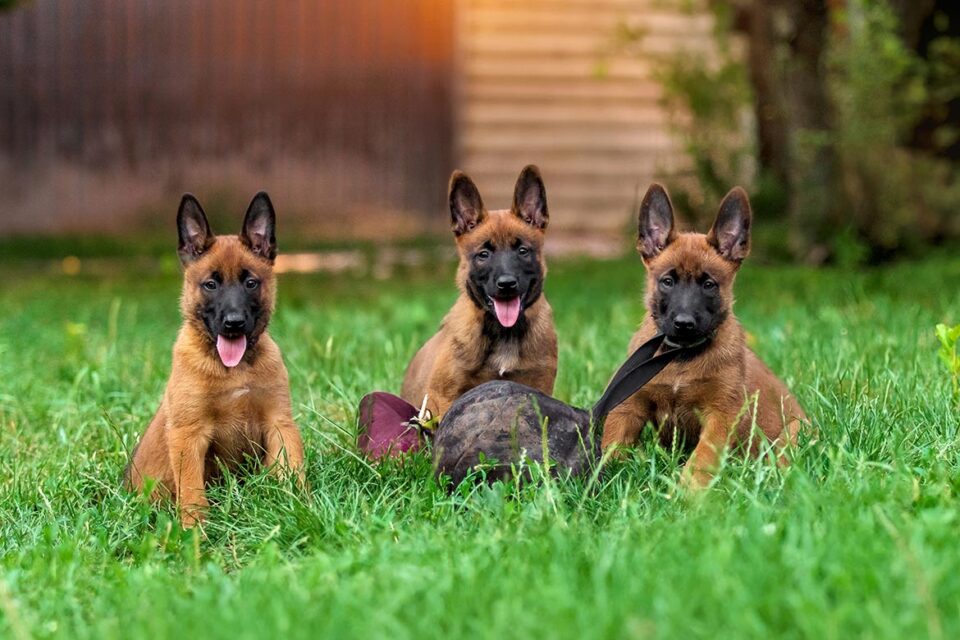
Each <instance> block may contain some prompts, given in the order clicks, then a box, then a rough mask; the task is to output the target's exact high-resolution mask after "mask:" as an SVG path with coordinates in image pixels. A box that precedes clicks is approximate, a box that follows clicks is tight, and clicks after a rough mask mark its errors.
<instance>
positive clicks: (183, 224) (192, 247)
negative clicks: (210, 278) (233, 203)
mask: <svg viewBox="0 0 960 640" xmlns="http://www.w3.org/2000/svg"><path fill="white" fill-rule="evenodd" d="M177 233H178V234H179V236H180V242H179V244H178V245H177V255H179V256H180V264H182V265H184V266H186V265H188V264H190V263H191V262H193V261H194V260H196V259H197V258H199V257H200V256H201V255H203V252H204V251H206V250H207V249H209V248H210V245H212V244H213V240H214V236H213V232H211V231H210V224H209V223H207V216H206V214H204V213H203V207H201V206H200V203H199V202H197V199H196V198H194V197H193V195H192V194H189V193H185V194H183V198H182V199H181V200H180V208H179V209H178V210H177Z"/></svg>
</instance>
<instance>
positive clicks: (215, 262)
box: [125, 192, 303, 527]
mask: <svg viewBox="0 0 960 640" xmlns="http://www.w3.org/2000/svg"><path fill="white" fill-rule="evenodd" d="M275 222H276V217H275V215H274V211H273V205H271V203H270V199H269V197H268V196H267V194H266V193H262V192H261V193H258V194H257V195H256V197H254V199H253V201H252V202H251V203H250V207H249V208H248V209H247V215H246V218H245V219H244V222H243V231H242V232H241V233H240V235H239V236H218V237H215V236H214V235H213V233H211V231H210V226H209V225H208V224H207V218H206V216H205V215H204V213H203V209H201V208H200V203H199V202H197V200H196V199H195V198H194V197H193V196H191V195H185V196H183V200H182V201H181V203H180V211H179V213H178V214H177V227H178V229H179V233H180V246H179V249H178V253H179V255H180V262H181V263H182V264H183V267H184V279H183V295H182V297H181V299H180V308H181V311H182V313H183V318H184V323H183V326H182V327H181V329H180V334H179V336H178V337H177V342H176V344H175V345H174V347H173V371H172V373H171V375H170V380H169V381H168V382H167V389H166V392H165V393H164V396H163V401H162V402H161V403H160V408H159V409H158V410H157V413H156V415H155V416H154V417H153V420H151V422H150V425H149V426H148V427H147V430H146V432H145V433H144V434H143V438H142V439H141V440H140V443H139V444H138V445H137V447H136V449H135V450H134V452H133V456H132V458H131V460H130V464H129V465H128V467H127V470H126V473H125V477H126V484H127V486H128V487H129V488H131V489H134V490H138V491H142V490H143V487H144V484H145V482H146V481H147V479H153V480H156V481H157V485H156V487H155V489H154V490H153V497H154V498H158V497H160V496H164V495H172V496H174V497H175V498H176V500H177V504H178V506H179V510H180V518H181V522H182V523H183V526H184V527H190V526H193V525H194V524H195V523H196V522H197V521H198V520H199V519H201V518H202V517H203V513H204V510H205V508H206V507H207V506H208V503H207V498H206V494H205V486H206V484H207V483H208V482H210V481H211V480H212V479H214V478H216V477H217V476H218V475H219V472H220V467H221V465H222V466H225V467H227V468H228V469H231V470H237V469H239V468H240V465H241V463H243V462H244V460H245V459H248V458H251V459H254V460H259V461H261V462H262V463H263V464H265V465H267V466H271V467H273V468H275V469H278V470H292V471H293V472H294V473H296V474H297V477H298V478H299V479H300V480H301V481H302V478H303V471H302V466H303V443H302V442H301V439H300V431H299V430H298V429H297V425H296V424H295V423H294V422H293V416H292V412H291V408H290V387H289V383H288V381H287V370H286V368H285V367H284V365H283V359H282V358H281V356H280V349H279V348H278V347H277V345H276V343H275V342H274V341H273V340H272V339H271V338H270V336H269V335H267V331H266V330H267V323H268V322H269V321H270V315H271V314H272V313H273V308H274V301H275V298H276V279H275V277H274V274H273V261H274V258H275V257H276V255H277V243H276V239H275V237H274V226H275Z"/></svg>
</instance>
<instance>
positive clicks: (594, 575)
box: [0, 238, 960, 639]
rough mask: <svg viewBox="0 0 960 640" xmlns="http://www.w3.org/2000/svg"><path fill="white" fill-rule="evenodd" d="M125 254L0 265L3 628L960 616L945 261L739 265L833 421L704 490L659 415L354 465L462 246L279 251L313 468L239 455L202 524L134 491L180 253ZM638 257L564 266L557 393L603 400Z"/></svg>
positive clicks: (482, 625) (789, 360) (810, 393)
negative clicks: (285, 470)
mask: <svg viewBox="0 0 960 640" xmlns="http://www.w3.org/2000/svg"><path fill="white" fill-rule="evenodd" d="M281 244H285V241H284V240H283V239H282V238H281ZM84 264H86V261H85V262H84ZM137 264H138V263H136V262H130V263H128V264H124V265H122V266H120V267H118V269H117V271H116V273H114V274H113V275H103V276H101V277H92V276H89V275H85V273H86V272H85V271H82V272H81V274H80V275H79V276H77V277H75V278H64V277H63V276H55V275H51V273H52V272H51V271H50V270H49V269H48V268H47V266H46V265H45V264H43V263H40V264H34V263H24V262H19V263H9V262H4V263H3V264H0V266H2V267H3V273H4V275H5V277H4V279H3V281H2V282H0V308H2V309H3V313H2V314H0V637H3V638H7V637H10V638H28V637H37V638H50V637H68V638H79V639H84V638H97V639H109V638H124V639H136V638H158V639H160V638H182V637H184V634H187V635H190V636H195V637H219V638H267V637H281V636H282V637H290V638H307V637H326V636H330V637H338V638H351V637H358V638H378V637H389V638H414V637H416V638H434V637H444V638H449V637H479V638H483V637H496V638H503V637H540V636H543V635H551V636H553V637H557V638H574V637H575V638H592V637H598V638H602V637H606V638H610V637H636V638H647V637H665V638H670V637H706V636H711V635H716V633H717V630H719V629H722V630H723V635H724V636H729V637H737V638H771V637H816V638H821V637H826V638H829V637H837V638H841V637H842V638H854V637H857V638H903V637H943V638H950V637H958V636H960V609H958V608H957V602H960V550H958V548H957V544H956V532H957V526H958V524H960V520H958V513H960V498H958V493H960V481H958V478H960V433H958V424H957V419H956V416H957V409H956V406H955V404H953V403H952V401H951V400H950V392H949V387H950V383H949V382H948V381H947V380H946V378H945V377H944V376H942V375H941V373H940V371H938V370H937V369H935V368H933V367H930V366H929V364H930V352H931V349H932V348H933V344H934V342H935V338H934V336H932V335H931V334H930V331H929V330H928V329H925V328H924V327H932V326H933V325H934V324H935V323H936V322H937V321H938V320H940V319H942V318H945V317H960V299H958V298H957V296H956V287H955V284H956V282H958V281H960V262H958V261H957V259H956V258H952V257H947V258H942V259H938V260H935V261H929V262H925V263H913V264H911V263H904V264H900V265H898V266H896V267H894V268H883V269H874V270H864V271H854V272H851V271H842V270H838V269H825V270H821V271H810V270H806V269H799V268H792V267H790V268H787V267H779V268H758V267H757V266H756V264H755V263H752V262H748V263H747V264H746V265H745V267H744V271H743V272H742V274H741V275H740V276H739V278H738V289H737V294H738V295H737V298H738V302H737V305H738V306H737V309H738V316H739V317H740V319H741V321H742V322H743V324H744V325H745V326H746V328H747V329H748V330H749V332H750V335H751V344H753V346H754V348H755V349H756V350H757V351H758V352H759V353H760V354H761V355H762V356H763V357H764V358H765V360H766V361H767V362H768V364H769V365H770V366H771V368H772V369H773V370H774V371H777V372H778V373H780V374H782V375H783V377H784V378H785V380H786V381H787V383H788V384H789V385H790V386H791V388H793V389H794V390H795V391H796V393H797V394H798V397H799V398H800V400H801V401H802V402H803V404H804V406H805V408H806V409H807V411H808V413H809V414H810V415H811V416H814V418H815V425H816V427H817V428H818V431H819V434H818V439H817V441H816V442H810V441H809V440H808V439H804V441H803V443H802V444H801V446H800V447H799V449H798V450H797V451H796V453H795V461H794V464H793V466H792V467H791V468H790V469H789V470H780V469H778V468H777V467H776V465H773V464H769V463H768V462H767V461H762V460H761V461H749V462H744V461H740V460H736V459H730V460H728V461H727V462H726V466H725V468H724V469H723V471H722V473H721V476H720V479H719V483H718V486H717V487H716V489H714V490H713V491H712V492H711V494H710V495H709V496H708V497H707V499H705V500H702V501H697V502H690V503H688V502H685V501H684V500H680V499H678V496H677V492H676V483H677V480H678V479H679V475H680V461H679V460H678V456H677V454H676V453H675V452H673V451H669V450H664V449H662V448H660V447H658V446H657V445H656V444H655V443H654V442H653V441H652V439H651V438H649V437H646V438H645V439H644V444H643V445H641V446H640V447H639V448H638V449H637V450H636V451H635V452H633V453H632V454H631V455H630V456H629V457H628V459H627V460H626V461H623V462H616V463H614V462H611V463H610V465H609V466H607V467H606V469H605V472H604V474H603V476H601V477H600V478H598V479H597V480H596V481H595V482H592V483H591V482H590V481H569V480H558V481H555V482H551V483H549V484H540V485H535V484H531V485H528V486H526V487H517V486H515V485H502V484H501V485H496V486H494V487H492V488H489V489H487V488H473V487H464V488H463V490H462V491H460V492H456V493H454V494H453V495H447V494H446V493H445V492H443V491H440V490H438V489H437V487H436V485H435V483H434V482H433V479H432V470H431V468H430V461H429V460H428V459H426V458H424V457H423V456H417V457H415V458H413V459H412V460H411V462H410V463H408V464H403V465H401V464H395V463H387V464H383V465H379V466H377V467H371V466H369V465H367V464H364V463H363V462H362V461H360V460H359V459H358V458H357V457H356V456H355V449H354V445H353V439H354V437H355V435H356V433H355V411H356V405H357V402H358V401H359V399H360V397H361V396H362V395H363V394H364V393H366V392H368V391H370V390H373V389H386V390H392V391H396V390H397V389H398V387H399V385H400V379H401V376H402V372H403V369H404V367H405V366H406V364H407V361H408V359H409V358H410V356H411V355H412V354H413V352H414V350H415V349H416V348H417V346H418V345H419V344H420V342H421V341H422V340H424V339H425V338H426V337H427V336H429V335H430V334H431V333H432V332H433V331H434V330H435V329H436V326H437V323H438V321H439V319H440V318H441V317H442V314H443V313H444V312H445V311H446V310H447V308H448V307H449V305H450V304H451V302H452V300H453V299H454V297H455V296H456V291H455V288H454V286H453V282H452V279H453V265H452V264H449V263H448V262H444V261H440V262H437V263H433V262H430V263H428V264H426V265H424V266H422V267H418V268H404V269H401V270H400V271H398V272H396V273H395V274H394V276H393V277H391V278H388V279H386V280H375V279H373V278H372V277H370V275H369V273H361V274H358V275H345V276H338V277H333V276H330V275H324V274H318V275H283V276H281V278H280V283H279V291H280V300H279V306H278V310H277V315H276V317H275V321H274V323H273V326H272V333H273V336H274V337H275V339H276V340H277V342H278V343H279V344H280V345H281V347H282V348H283V352H284V357H285V360H286V362H287V365H288V368H289V370H290V381H291V387H292V396H293V399H294V410H295V414H296V417H297V420H298V422H299V424H300V426H301V428H302V430H303V433H304V438H305V441H306V445H307V457H308V462H307V465H308V466H307V475H308V479H309V481H310V483H311V486H312V490H311V492H310V493H309V494H308V495H300V494H298V493H297V492H296V491H294V490H293V489H292V488H291V487H290V486H288V485H285V484H283V483H280V482H277V481H275V480H274V479H272V478H271V477H269V476H263V475H259V476H255V477H252V478H248V479H247V480H246V481H245V482H244V483H243V484H240V483H238V482H236V481H235V479H230V480H228V481H227V482H226V483H225V484H224V485H223V486H220V487H218V488H216V489H215V490H214V491H213V492H212V496H211V497H212V500H213V503H214V506H213V509H212V511H211V514H210V518H209V521H208V523H207V525H206V526H205V529H204V531H203V532H202V533H201V532H199V531H195V532H183V531H180V530H179V528H178V527H177V525H176V520H175V518H174V514H173V510H172V508H171V507H170V506H169V505H161V506H159V507H154V506H152V505H150V504H148V503H145V502H144V501H142V500H140V499H138V498H136V497H134V496H130V495H128V494H127V493H125V492H124V491H123V490H122V489H121V487H120V476H121V471H122V469H123V466H124V464H125V463H126V460H127V454H128V452H129V450H130V448H131V447H132V445H133V444H134V443H135V441H136V438H137V437H138V435H139V434H140V432H141V430H142V429H143V427H144V425H145V424H146V423H147V421H148V420H149V419H150V416H151V415H152V412H153V411H154V410H155V409H156V405H157V402H158V401H159V399H160V396H161V393H162V389H163V384H164V380H165V379H166V376H167V375H168V373H169V367H170V347H171V344H172V342H173V340H174V338H175V336H176V331H177V325H178V322H179V318H178V310H177V296H178V292H179V279H178V276H177V275H176V272H175V270H174V271H171V272H170V273H155V272H152V271H149V270H147V271H144V270H142V269H141V268H139V267H138V266H137ZM642 282H643V276H642V267H641V265H640V264H639V260H637V259H636V258H629V259H625V260H617V261H612V262H602V263H598V262H591V261H583V260H564V261H554V263H553V264H552V265H551V272H550V277H549V279H548V282H547V292H548V295H549V296H550V301H551V303H552V304H553V306H554V309H555V311H556V314H555V315H556V320H557V323H558V333H559V335H560V372H559V378H558V382H557V390H556V395H557V397H559V398H561V399H563V400H566V401H571V402H573V403H575V404H578V405H579V406H588V405H589V403H591V402H592V401H594V400H596V397H597V395H598V394H599V393H600V391H601V389H603V387H604V385H605V383H606V382H607V380H608V378H609V376H610V375H611V373H612V372H613V371H614V369H615V367H616V366H617V364H619V363H620V362H621V361H622V359H623V357H624V355H625V353H626V346H627V342H628V340H629V337H630V335H631V333H632V332H633V330H634V329H635V327H636V325H637V323H638V322H639V320H640V318H641V316H642V313H643V308H642V296H641V287H642ZM918 282H922V283H923V285H924V286H922V287H918V286H917V283H918ZM878 318H882V321H881V322H878Z"/></svg>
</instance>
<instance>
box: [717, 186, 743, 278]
mask: <svg viewBox="0 0 960 640" xmlns="http://www.w3.org/2000/svg"><path fill="white" fill-rule="evenodd" d="M751 217H752V215H751V213H750V199H749V198H748V197H747V192H746V191H744V190H743V189H741V188H740V187H734V188H733V189H731V190H730V193H728V194H727V195H726V196H725V197H724V198H723V202H721V203H720V211H719V212H717V219H716V220H715V221H714V223H713V228H711V229H710V233H708V234H707V242H709V243H710V244H711V245H712V246H713V248H714V249H716V250H717V253H719V254H720V255H721V256H723V257H724V258H726V259H727V260H730V261H732V262H742V261H743V259H744V258H746V257H747V255H748V254H749V253H750V219H751Z"/></svg>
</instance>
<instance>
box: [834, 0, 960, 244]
mask: <svg viewBox="0 0 960 640" xmlns="http://www.w3.org/2000/svg"><path fill="white" fill-rule="evenodd" d="M848 6H849V7H850V9H849V11H843V12H837V14H836V15H835V23H836V24H835V26H834V29H835V31H837V32H839V33H842V34H845V35H844V36H835V37H834V38H833V39H832V40H831V47H830V51H829V67H828V68H829V74H828V82H829V87H830V90H831V95H832V99H833V105H834V110H835V122H834V133H833V135H832V137H831V138H830V139H829V140H827V141H825V142H826V144H831V145H833V147H834V149H835V150H836V152H837V156H838V160H839V162H840V166H841V172H840V173H841V175H842V179H841V180H840V181H839V182H838V188H839V190H840V193H838V194H837V197H838V200H839V201H841V202H842V203H843V208H844V210H845V211H844V214H845V216H846V217H847V220H846V223H847V224H849V225H850V226H852V227H853V228H854V229H856V232H857V234H858V236H859V237H860V239H861V240H862V242H864V243H865V244H866V245H867V246H868V247H870V249H871V250H872V251H873V252H875V253H876V252H893V251H898V252H904V251H905V252H916V251H917V250H918V249H919V248H920V247H921V246H923V245H924V244H925V243H927V242H929V241H930V240H932V239H934V238H937V237H942V236H946V235H955V234H956V233H957V232H958V231H960V226H958V221H960V217H958V216H960V213H958V212H960V182H958V177H960V176H958V175H957V169H956V167H953V166H951V165H950V164H949V163H948V162H947V161H945V160H940V159H937V158H936V157H934V156H931V155H930V154H928V153H922V152H918V151H916V150H914V149H910V148H909V147H908V146H907V143H908V142H909V139H910V137H911V135H912V133H913V130H914V128H915V127H916V125H917V124H918V122H919V121H920V119H921V117H922V116H923V115H924V114H925V113H927V112H928V111H929V110H930V109H936V108H945V105H946V104H947V103H948V102H949V101H950V100H953V99H956V98H960V84H958V83H957V81H956V76H957V74H960V64H958V63H960V57H958V56H957V53H958V51H960V50H958V45H960V43H958V42H957V41H954V40H950V39H948V38H940V39H939V40H937V41H935V42H934V45H933V47H932V48H931V57H930V61H927V60H924V59H923V58H921V57H920V56H919V55H917V54H916V53H915V52H913V51H912V50H911V49H909V48H908V47H907V46H906V45H905V44H904V43H903V41H902V39H901V38H900V35H899V33H898V28H899V23H898V21H897V18H896V16H895V15H894V13H893V11H892V10H891V9H890V7H889V6H888V5H887V4H886V3H885V2H883V1H882V0H855V1H854V2H851V3H848ZM954 135H955V132H954V131H952V130H950V129H945V128H944V129H941V130H940V131H939V135H938V136H937V138H938V139H940V140H942V141H943V142H947V141H949V140H951V139H953V136H954Z"/></svg>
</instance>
